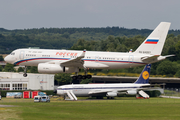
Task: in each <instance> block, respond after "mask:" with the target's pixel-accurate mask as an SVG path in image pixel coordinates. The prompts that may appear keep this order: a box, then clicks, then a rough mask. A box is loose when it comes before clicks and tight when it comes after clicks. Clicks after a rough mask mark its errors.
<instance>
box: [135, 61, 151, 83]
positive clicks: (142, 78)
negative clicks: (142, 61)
mask: <svg viewBox="0 0 180 120" xmlns="http://www.w3.org/2000/svg"><path fill="white" fill-rule="evenodd" d="M150 70H151V64H147V65H146V66H145V67H144V69H143V71H142V73H141V75H140V76H139V78H138V79H137V80H136V82H134V83H135V84H148V83H149V76H150Z"/></svg>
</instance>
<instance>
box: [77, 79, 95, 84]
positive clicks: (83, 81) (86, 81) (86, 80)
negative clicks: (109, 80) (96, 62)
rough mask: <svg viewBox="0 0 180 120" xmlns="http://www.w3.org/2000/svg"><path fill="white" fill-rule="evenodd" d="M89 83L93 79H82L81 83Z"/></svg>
mask: <svg viewBox="0 0 180 120" xmlns="http://www.w3.org/2000/svg"><path fill="white" fill-rule="evenodd" d="M88 83H92V79H84V80H81V82H80V84H88Z"/></svg>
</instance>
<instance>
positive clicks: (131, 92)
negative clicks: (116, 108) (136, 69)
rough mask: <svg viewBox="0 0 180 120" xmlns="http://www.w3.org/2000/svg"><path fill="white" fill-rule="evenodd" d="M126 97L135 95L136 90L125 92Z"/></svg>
mask: <svg viewBox="0 0 180 120" xmlns="http://www.w3.org/2000/svg"><path fill="white" fill-rule="evenodd" d="M126 94H127V95H136V94H137V91H136V90H128V91H127V92H126Z"/></svg>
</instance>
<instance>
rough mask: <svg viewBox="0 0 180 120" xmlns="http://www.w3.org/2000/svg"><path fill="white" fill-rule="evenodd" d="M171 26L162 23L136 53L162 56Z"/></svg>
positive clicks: (167, 23)
mask: <svg viewBox="0 0 180 120" xmlns="http://www.w3.org/2000/svg"><path fill="white" fill-rule="evenodd" d="M170 25H171V23H169V22H161V23H160V24H159V25H158V26H157V27H156V28H155V29H154V31H153V32H152V33H151V34H150V35H149V36H148V37H147V38H146V40H145V41H144V42H143V43H142V44H141V45H140V46H139V47H138V48H137V50H136V51H135V52H134V53H142V54H151V55H161V52H162V49H163V46H164V42H165V40H166V36H167V33H168V30H169V27H170Z"/></svg>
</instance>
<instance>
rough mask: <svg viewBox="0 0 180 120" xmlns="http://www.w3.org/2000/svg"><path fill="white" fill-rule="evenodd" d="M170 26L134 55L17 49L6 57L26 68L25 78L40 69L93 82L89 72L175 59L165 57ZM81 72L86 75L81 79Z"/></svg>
mask: <svg viewBox="0 0 180 120" xmlns="http://www.w3.org/2000/svg"><path fill="white" fill-rule="evenodd" d="M170 24H171V23H169V22H161V23H160V24H159V25H158V26H157V27H156V28H155V29H154V31H153V32H152V33H151V34H150V35H149V36H148V37H147V38H146V39H145V40H144V42H143V43H142V44H141V45H140V46H139V47H138V48H137V49H136V50H135V51H134V52H131V51H130V52H101V51H87V52H86V50H84V51H77V50H52V49H30V48H27V49H17V50H14V51H12V53H11V54H9V55H8V56H6V57H5V61H6V62H7V63H11V64H15V65H20V66H25V70H24V74H23V76H24V77H26V76H27V73H26V71H27V69H26V68H27V67H26V66H38V72H39V73H52V74H54V73H73V72H75V73H76V75H75V76H73V79H77V78H79V79H81V78H82V79H85V78H91V75H87V70H88V69H120V68H129V67H136V66H141V65H146V64H150V63H154V62H158V61H160V60H164V59H165V58H166V57H170V56H173V55H167V56H161V52H162V49H163V46H164V42H165V40H166V36H167V33H168V30H169V27H170ZM79 69H84V70H85V75H83V76H82V75H78V72H79Z"/></svg>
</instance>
